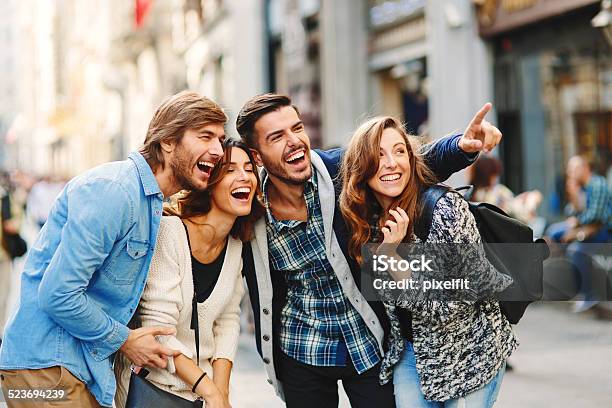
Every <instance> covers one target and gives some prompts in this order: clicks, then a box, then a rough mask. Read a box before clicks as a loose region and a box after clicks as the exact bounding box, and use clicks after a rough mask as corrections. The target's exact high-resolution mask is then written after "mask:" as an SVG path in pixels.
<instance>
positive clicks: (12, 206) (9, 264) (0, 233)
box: [0, 174, 27, 338]
mask: <svg viewBox="0 0 612 408" xmlns="http://www.w3.org/2000/svg"><path fill="white" fill-rule="evenodd" d="M2 180H3V181H2V182H0V202H1V204H0V240H1V241H0V242H1V244H2V245H1V248H0V338H1V337H2V333H3V331H4V325H5V323H6V321H7V319H8V317H9V315H10V312H11V306H12V303H11V299H12V292H13V291H14V290H15V289H18V288H15V286H14V285H13V277H12V274H13V271H14V270H15V260H16V259H18V258H20V257H22V256H23V255H25V253H26V251H27V243H26V241H25V240H24V239H23V237H22V236H21V225H22V221H23V213H24V203H23V201H22V200H20V198H23V197H25V193H24V194H19V193H20V191H19V189H18V188H16V186H15V184H14V183H13V180H12V179H11V177H10V176H9V175H8V174H5V175H4V176H3V177H2Z"/></svg>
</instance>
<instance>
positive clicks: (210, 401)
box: [204, 390, 232, 408]
mask: <svg viewBox="0 0 612 408" xmlns="http://www.w3.org/2000/svg"><path fill="white" fill-rule="evenodd" d="M204 400H205V401H206V408H232V406H231V405H230V403H229V400H228V399H227V397H226V396H224V395H223V393H222V392H221V391H219V390H217V391H216V392H215V393H213V394H212V395H210V396H209V397H208V398H204Z"/></svg>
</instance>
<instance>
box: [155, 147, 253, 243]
mask: <svg viewBox="0 0 612 408" xmlns="http://www.w3.org/2000/svg"><path fill="white" fill-rule="evenodd" d="M234 148H236V149H242V150H243V151H244V152H245V153H246V154H247V156H248V157H249V161H250V162H251V163H252V164H253V173H254V174H255V178H256V179H257V186H256V188H255V197H254V199H253V202H252V203H251V212H250V213H249V214H248V215H245V216H242V217H238V218H237V219H236V222H235V223H234V226H233V227H232V229H231V231H230V235H231V236H232V237H233V238H236V239H240V240H241V241H243V242H247V241H249V240H251V238H252V237H253V227H254V224H255V221H257V220H258V219H259V217H261V216H262V215H263V214H264V213H265V208H264V206H263V204H262V195H261V181H260V180H259V174H258V172H257V166H256V165H255V160H254V159H253V155H252V154H251V151H250V150H249V148H248V147H247V145H246V144H244V143H243V142H241V141H239V140H236V139H231V138H227V139H225V140H224V141H223V157H222V158H221V160H220V161H219V163H218V164H217V165H216V166H215V167H214V169H213V171H212V173H211V174H210V179H209V181H208V188H207V189H206V190H201V191H198V190H193V191H185V192H182V193H180V196H179V197H178V198H177V199H176V201H175V202H174V203H173V205H171V206H166V207H165V208H164V214H165V215H174V216H177V217H179V218H181V219H186V218H191V217H195V216H198V215H205V214H208V212H209V211H210V208H211V205H212V199H211V193H212V191H213V190H214V188H215V186H216V185H217V184H219V182H220V181H221V180H222V179H223V177H225V175H226V174H227V170H228V168H229V165H230V162H231V158H232V149H234ZM213 228H214V226H213Z"/></svg>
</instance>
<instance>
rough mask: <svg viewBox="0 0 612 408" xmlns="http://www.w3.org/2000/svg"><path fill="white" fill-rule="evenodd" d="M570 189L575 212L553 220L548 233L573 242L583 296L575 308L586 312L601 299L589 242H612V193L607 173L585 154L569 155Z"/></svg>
mask: <svg viewBox="0 0 612 408" xmlns="http://www.w3.org/2000/svg"><path fill="white" fill-rule="evenodd" d="M566 176H567V182H566V193H567V196H568V201H569V204H570V208H571V215H570V216H569V217H568V218H567V219H566V220H565V221H562V222H559V223H556V224H552V225H551V226H550V227H549V228H548V231H547V235H548V236H549V237H550V239H552V240H553V241H554V242H558V243H564V244H569V246H568V247H567V249H566V252H567V254H568V255H569V257H570V259H571V260H572V263H573V265H574V266H575V267H576V269H577V270H578V272H579V273H580V275H581V278H582V279H581V281H582V285H581V297H582V299H580V300H579V301H577V302H576V303H575V304H574V311H576V312H582V311H585V310H588V309H590V308H591V307H593V306H595V305H596V304H597V303H598V302H597V300H598V299H596V298H597V296H596V293H595V292H594V291H595V290H597V289H598V288H594V287H593V286H592V284H593V282H594V281H593V272H594V269H593V268H594V264H593V262H592V257H591V256H590V255H589V250H590V247H589V244H596V243H609V242H610V237H611V234H610V228H611V227H612V194H611V192H610V191H609V189H608V184H607V181H606V179H605V178H604V177H602V176H599V175H597V174H594V173H593V171H592V167H591V165H590V163H589V161H588V160H586V159H585V158H584V157H582V156H573V157H571V158H570V159H569V161H568V163H567V169H566Z"/></svg>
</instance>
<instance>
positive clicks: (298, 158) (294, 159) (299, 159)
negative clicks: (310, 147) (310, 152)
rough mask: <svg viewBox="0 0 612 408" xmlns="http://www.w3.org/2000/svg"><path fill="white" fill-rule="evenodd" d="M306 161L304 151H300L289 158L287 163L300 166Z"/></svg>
mask: <svg viewBox="0 0 612 408" xmlns="http://www.w3.org/2000/svg"><path fill="white" fill-rule="evenodd" d="M305 159H306V153H305V152H304V150H298V151H297V152H293V153H291V154H290V155H289V156H287V158H286V159H285V161H286V162H287V163H288V164H291V165H299V164H302V163H303V162H304V160H305Z"/></svg>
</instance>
